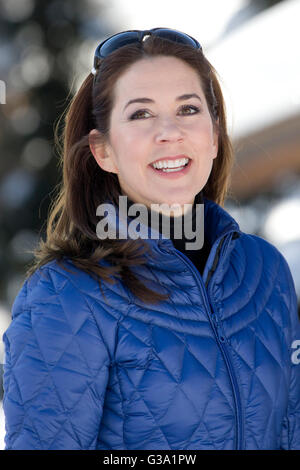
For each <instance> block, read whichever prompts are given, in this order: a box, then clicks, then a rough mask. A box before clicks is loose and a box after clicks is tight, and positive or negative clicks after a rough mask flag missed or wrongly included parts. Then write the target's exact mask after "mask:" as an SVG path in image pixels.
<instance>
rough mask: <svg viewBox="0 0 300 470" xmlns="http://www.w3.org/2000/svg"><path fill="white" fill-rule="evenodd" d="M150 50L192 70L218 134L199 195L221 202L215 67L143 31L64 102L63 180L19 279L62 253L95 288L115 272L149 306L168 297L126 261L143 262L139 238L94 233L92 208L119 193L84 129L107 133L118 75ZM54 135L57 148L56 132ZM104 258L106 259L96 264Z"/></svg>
mask: <svg viewBox="0 0 300 470" xmlns="http://www.w3.org/2000/svg"><path fill="white" fill-rule="evenodd" d="M157 55H166V56H175V57H177V58H179V59H182V60H183V61H185V62H186V63H187V64H189V65H190V66H191V67H193V68H194V69H195V70H196V72H197V73H198V74H199V77H200V80H201V84H202V89H203V91H204V94H205V97H206V101H207V104H208V109H209V112H210V115H211V118H212V121H213V124H214V126H217V128H218V133H219V137H218V139H219V142H218V155H217V158H215V159H214V162H213V167H212V171H211V174H210V176H209V179H208V181H207V183H206V185H205V186H204V188H203V190H202V192H203V195H204V196H205V197H206V198H208V199H211V200H213V201H215V202H216V203H217V204H219V205H221V206H223V204H224V200H225V197H226V194H227V192H228V188H229V179H230V173H231V167H232V164H233V150H232V145H231V142H230V139H229V137H228V135H227V124H226V115H225V104H224V99H223V96H222V92H221V88H220V85H219V82H218V80H217V74H216V71H215V69H214V68H213V67H212V65H211V64H210V63H209V61H208V60H207V59H206V58H205V56H204V55H203V53H202V51H201V50H196V49H193V48H192V47H189V46H186V45H182V44H178V43H175V42H171V41H168V40H163V39H160V38H158V37H154V36H150V37H148V38H147V39H146V40H145V41H143V42H142V43H137V44H130V45H127V46H124V47H122V48H120V49H118V50H116V51H114V52H113V53H112V54H111V55H109V56H108V57H107V58H105V59H104V60H102V62H101V63H100V67H99V70H98V72H97V75H96V79H95V85H94V87H93V79H94V75H93V74H91V73H90V74H89V75H88V76H87V78H86V79H85V80H84V82H83V83H82V85H81V87H80V89H79V90H78V92H77V93H76V94H75V96H74V97H73V99H72V100H71V102H70V104H69V105H68V107H67V109H66V111H65V114H66V115H65V121H64V128H63V132H62V135H61V137H62V147H61V148H62V152H61V160H60V165H61V166H62V168H63V180H62V181H61V183H60V185H59V186H58V193H57V195H56V197H55V199H54V200H53V202H52V204H51V206H50V213H49V216H48V220H47V234H46V236H47V238H46V241H45V242H44V241H43V240H42V239H41V240H40V242H39V246H38V247H37V248H36V249H35V250H34V251H33V254H34V260H33V262H32V265H31V267H29V268H28V270H27V273H26V277H29V276H30V275H31V274H32V273H33V272H34V271H35V270H36V269H37V268H39V267H40V266H42V265H44V264H46V263H47V262H49V261H51V260H53V259H56V260H57V261H58V263H60V261H62V260H63V258H65V257H66V258H68V259H70V260H71V261H72V263H73V264H74V265H75V266H77V267H78V268H80V269H82V270H84V271H86V272H88V273H89V274H91V275H92V276H93V277H94V276H95V278H96V279H97V280H98V281H99V286H100V288H101V283H100V280H103V281H107V282H110V283H114V282H115V279H113V276H114V277H115V278H119V279H121V280H122V282H123V283H124V285H126V286H127V288H128V289H129V290H130V291H131V293H132V294H134V295H135V296H136V297H138V298H139V299H141V300H142V301H145V302H150V303H156V302H158V301H160V300H165V299H167V298H168V294H166V295H165V294H161V293H158V292H154V291H153V290H151V289H149V288H148V287H146V285H145V283H142V282H141V281H140V280H139V279H138V278H137V277H136V276H135V275H134V273H133V272H132V270H131V269H130V266H135V265H138V264H145V262H146V260H145V258H144V256H143V255H144V253H146V252H148V253H149V246H148V245H147V243H145V242H144V240H143V239H141V238H139V239H137V240H130V239H127V240H122V239H117V240H112V239H105V240H101V241H100V240H99V238H98V237H97V234H96V230H95V227H96V225H97V223H98V222H99V216H96V208H97V206H98V205H99V204H101V203H103V202H104V201H106V200H110V201H112V202H113V203H114V204H116V205H118V202H119V195H122V191H121V188H120V185H119V181H118V177H117V174H115V173H110V172H106V171H104V170H102V169H101V168H100V166H99V165H98V164H97V162H96V160H95V158H94V157H93V155H92V153H91V150H90V146H89V132H90V131H91V130H92V129H94V128H96V129H98V130H99V131H100V133H101V134H100V135H101V138H103V139H106V138H108V135H109V119H110V114H111V110H112V107H113V100H114V85H115V83H116V81H117V80H118V78H119V77H120V76H121V75H122V73H124V72H125V70H126V69H127V68H128V67H130V66H131V65H132V64H134V63H135V62H137V61H138V60H140V59H144V58H149V57H152V56H157ZM217 120H218V122H217ZM55 137H56V143H57V144H58V146H60V138H59V136H58V133H57V129H56V134H55ZM104 258H105V259H106V260H107V261H108V263H105V265H101V264H100V261H101V260H103V259H104ZM63 267H64V266H63ZM65 269H66V268H65Z"/></svg>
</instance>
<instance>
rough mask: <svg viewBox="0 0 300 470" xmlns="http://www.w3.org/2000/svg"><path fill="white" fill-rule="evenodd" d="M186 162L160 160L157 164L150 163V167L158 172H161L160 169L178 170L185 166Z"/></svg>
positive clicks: (182, 159) (184, 159)
mask: <svg viewBox="0 0 300 470" xmlns="http://www.w3.org/2000/svg"><path fill="white" fill-rule="evenodd" d="M188 161H189V159H188V158H180V159H178V160H161V161H159V162H156V163H152V166H153V168H157V169H158V170H161V169H162V168H178V167H183V166H184V165H186V164H187V163H188Z"/></svg>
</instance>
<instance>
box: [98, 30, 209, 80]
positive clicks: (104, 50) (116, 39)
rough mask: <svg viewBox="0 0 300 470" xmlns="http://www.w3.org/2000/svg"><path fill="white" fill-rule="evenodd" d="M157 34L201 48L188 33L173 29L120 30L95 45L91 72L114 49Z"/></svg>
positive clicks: (163, 37) (160, 36)
mask: <svg viewBox="0 0 300 470" xmlns="http://www.w3.org/2000/svg"><path fill="white" fill-rule="evenodd" d="M151 35H153V36H157V37H159V38H162V39H168V40H169V41H173V42H177V43H180V44H185V45H188V46H191V47H193V48H194V49H200V50H202V47H201V45H200V43H199V42H198V41H197V40H196V39H194V38H193V37H192V36H189V35H188V34H185V33H182V32H180V31H177V30H175V29H169V28H153V29H146V30H144V31H140V30H138V29H134V30H129V31H122V32H121V33H117V34H114V35H113V36H110V37H109V38H107V39H105V40H104V41H103V42H101V43H100V44H99V46H97V48H96V50H95V55H94V66H93V68H92V71H91V72H92V74H93V75H96V73H97V68H98V67H99V64H100V61H101V59H105V57H107V56H108V55H109V54H111V53H112V52H114V51H116V50H117V49H119V48H120V47H123V46H127V45H128V44H132V43H135V42H142V41H143V38H144V37H145V36H151ZM94 79H95V77H94Z"/></svg>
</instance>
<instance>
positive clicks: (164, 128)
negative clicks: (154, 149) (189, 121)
mask: <svg viewBox="0 0 300 470" xmlns="http://www.w3.org/2000/svg"><path fill="white" fill-rule="evenodd" d="M155 140H156V142H157V143H160V142H177V141H181V140H183V131H182V129H181V128H180V126H179V125H178V124H177V123H176V122H175V121H174V119H172V118H165V119H160V120H159V122H158V125H157V130H156V134H155Z"/></svg>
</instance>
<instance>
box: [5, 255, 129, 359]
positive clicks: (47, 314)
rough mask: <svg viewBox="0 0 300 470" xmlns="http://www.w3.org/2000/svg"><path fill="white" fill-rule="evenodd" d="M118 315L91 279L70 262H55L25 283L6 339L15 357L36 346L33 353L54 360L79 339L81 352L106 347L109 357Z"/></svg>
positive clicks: (17, 300) (96, 283)
mask: <svg viewBox="0 0 300 470" xmlns="http://www.w3.org/2000/svg"><path fill="white" fill-rule="evenodd" d="M107 290H108V289H107ZM108 300H109V298H108ZM119 317H120V313H119V311H118V309H117V308H114V307H113V305H112V306H111V305H110V303H109V302H107V300H106V301H105V299H103V295H102V293H101V291H100V288H99V284H98V282H97V281H96V280H95V279H94V278H93V277H92V276H90V275H89V274H88V273H87V272H85V271H83V270H81V269H79V268H77V267H75V265H73V264H72V263H71V262H69V260H68V259H66V260H64V261H63V262H62V263H58V262H57V261H55V260H54V261H51V262H49V263H47V264H45V265H43V266H42V267H40V268H38V269H37V270H36V271H35V272H34V273H33V274H32V275H31V276H30V277H29V278H28V279H26V281H25V282H24V283H23V285H22V287H21V289H20V290H19V292H18V294H17V296H16V298H15V300H14V303H13V305H12V321H11V323H10V325H9V327H8V329H7V330H6V331H5V333H4V335H3V340H4V342H6V344H7V346H9V345H10V346H11V348H10V349H11V353H12V354H14V355H15V358H17V357H18V355H19V354H21V352H22V349H23V348H24V347H25V346H26V348H27V347H29V345H30V344H31V347H32V349H33V350H38V349H40V348H44V349H45V351H44V352H45V356H44V357H47V358H48V359H49V360H50V362H51V361H52V359H53V360H54V359H55V358H56V357H57V354H59V352H60V351H63V350H64V348H65V347H66V345H67V344H74V342H76V341H79V342H80V347H79V349H81V350H83V349H87V350H91V351H95V350H99V351H100V350H101V348H103V347H104V349H106V350H107V352H108V350H109V351H110V352H109V355H110V353H111V352H112V351H113V342H114V331H115V329H116V327H117V323H118V320H119ZM54 339H55V341H54ZM101 345H102V346H101Z"/></svg>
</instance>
